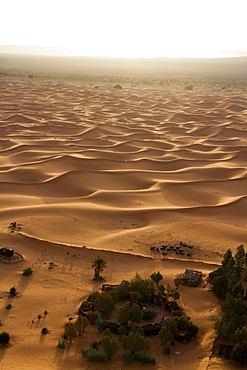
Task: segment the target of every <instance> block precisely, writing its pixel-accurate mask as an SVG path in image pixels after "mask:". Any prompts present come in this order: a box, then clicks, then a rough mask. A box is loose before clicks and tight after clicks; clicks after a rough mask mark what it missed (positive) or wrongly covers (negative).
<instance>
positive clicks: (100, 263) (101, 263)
mask: <svg viewBox="0 0 247 370" xmlns="http://www.w3.org/2000/svg"><path fill="white" fill-rule="evenodd" d="M106 267H107V265H106V261H105V260H104V258H101V257H99V256H98V257H97V258H95V260H94V261H93V262H92V269H94V279H95V280H98V279H102V277H101V276H100V273H101V272H102V271H103V270H104V269H105V268H106Z"/></svg>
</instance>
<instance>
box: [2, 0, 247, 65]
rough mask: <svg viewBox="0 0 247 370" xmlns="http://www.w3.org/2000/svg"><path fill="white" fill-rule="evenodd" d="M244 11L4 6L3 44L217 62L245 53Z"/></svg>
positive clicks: (112, 0) (212, 6)
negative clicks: (219, 58)
mask: <svg viewBox="0 0 247 370" xmlns="http://www.w3.org/2000/svg"><path fill="white" fill-rule="evenodd" d="M245 7H246V1H245V0H235V1H232V0H228V1H227V0H208V1H204V0H202V1H198V0H187V1H186V0H176V1H175V0H174V1H171V0H169V1H168V0H146V1H145V0H142V1H140V0H131V1H130V0H125V1H122V0H118V1H117V0H105V1H104V0H91V1H85V0H70V1H62V2H61V1H57V0H43V1H40V0H36V1H35V2H34V1H33V0H12V1H11V2H7V1H6V2H5V3H3V4H2V14H10V17H11V18H9V17H7V16H6V17H3V18H2V20H1V25H0V35H1V36H0V44H1V45H16V46H36V47H41V48H42V47H48V48H57V50H58V49H59V50H63V51H61V53H63V54H65V55H80V56H95V57H96V56H97V57H124V58H138V57H144V58H155V57H195V56H196V57H214V56H217V55H218V54H219V55H220V53H221V52H223V51H242V50H247V39H246V34H247V23H246V20H245V18H246V17H245ZM10 19H11V22H10ZM217 53H218V54H217Z"/></svg>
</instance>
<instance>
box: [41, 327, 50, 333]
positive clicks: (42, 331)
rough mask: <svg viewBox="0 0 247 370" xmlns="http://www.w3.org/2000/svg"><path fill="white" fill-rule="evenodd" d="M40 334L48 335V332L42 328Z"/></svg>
mask: <svg viewBox="0 0 247 370" xmlns="http://www.w3.org/2000/svg"><path fill="white" fill-rule="evenodd" d="M41 333H42V334H48V333H49V332H48V329H47V328H42V330H41Z"/></svg>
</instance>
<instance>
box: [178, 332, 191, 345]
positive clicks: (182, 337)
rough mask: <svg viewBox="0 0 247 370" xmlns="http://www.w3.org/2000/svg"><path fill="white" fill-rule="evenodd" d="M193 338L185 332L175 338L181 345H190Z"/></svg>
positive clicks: (179, 333)
mask: <svg viewBox="0 0 247 370" xmlns="http://www.w3.org/2000/svg"><path fill="white" fill-rule="evenodd" d="M192 338H193V335H192V334H191V333H189V332H187V331H185V332H182V331H180V332H178V333H177V334H176V335H175V336H174V339H176V340H177V341H178V342H181V343H188V342H190V341H191V339H192Z"/></svg>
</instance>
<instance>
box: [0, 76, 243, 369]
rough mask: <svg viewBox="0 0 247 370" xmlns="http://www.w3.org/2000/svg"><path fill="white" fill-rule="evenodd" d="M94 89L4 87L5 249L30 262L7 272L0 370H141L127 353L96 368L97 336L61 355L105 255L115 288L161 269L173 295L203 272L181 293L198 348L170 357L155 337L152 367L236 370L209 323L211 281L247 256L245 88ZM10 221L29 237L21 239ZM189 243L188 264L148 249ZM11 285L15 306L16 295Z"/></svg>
mask: <svg viewBox="0 0 247 370" xmlns="http://www.w3.org/2000/svg"><path fill="white" fill-rule="evenodd" d="M95 85H96V83H95V81H94V82H90V81H84V82H83V81H76V80H70V79H67V80H64V79H61V78H60V79H56V78H49V79H45V78H42V77H37V78H27V77H26V78H24V77H18V76H2V77H1V86H2V95H1V118H0V133H1V135H0V204H1V210H0V241H1V247H10V248H14V250H15V251H16V252H18V253H20V254H22V255H23V256H24V261H21V262H18V263H9V264H6V263H2V262H1V265H0V278H1V280H0V298H1V299H0V319H1V320H2V326H1V331H7V332H9V334H10V336H11V340H10V344H9V346H8V347H7V348H0V364H1V369H6V370H7V369H8V370H9V369H18V370H22V369H32V370H36V369H37V370H40V369H64V370H65V369H132V368H133V369H134V368H135V369H138V368H142V367H143V365H140V364H138V363H133V364H132V365H125V364H123V362H122V360H121V354H122V353H123V350H122V349H120V350H119V351H118V353H117V354H116V355H115V357H114V358H113V360H111V361H110V362H107V363H106V364H104V363H103V364H97V363H92V362H88V360H87V359H85V358H84V357H83V356H82V355H81V352H80V350H81V349H82V348H85V347H88V346H89V345H90V343H91V342H92V341H93V340H100V338H101V337H100V334H98V333H97V332H96V329H94V328H93V327H89V329H88V330H87V331H86V333H84V334H83V336H82V337H80V338H77V339H75V340H74V342H73V343H72V345H71V347H70V349H69V348H66V349H64V350H62V349H59V348H58V347H57V341H58V338H59V337H61V335H62V334H63V328H64V324H65V323H66V322H68V319H69V317H74V319H75V318H76V315H77V313H78V308H79V306H80V304H81V302H82V301H83V300H84V299H86V298H87V296H88V295H89V294H91V293H92V292H93V291H95V290H97V289H100V287H101V284H102V282H97V281H94V280H92V278H93V270H92V268H91V264H92V260H93V259H95V258H96V257H97V256H101V257H103V258H105V259H106V262H107V268H106V270H104V272H103V277H104V279H105V280H104V281H105V282H107V283H110V284H117V283H119V282H120V281H121V280H123V279H127V280H129V279H131V278H133V277H134V276H135V274H136V272H138V273H139V274H140V275H141V276H142V277H143V278H148V277H149V276H150V274H151V273H153V272H154V271H156V272H157V271H160V272H161V273H162V275H163V278H164V279H163V281H162V282H161V283H163V284H164V285H166V284H167V283H169V284H171V285H173V280H174V278H175V277H176V276H178V275H179V274H180V273H182V272H184V270H185V269H195V270H200V271H202V273H203V282H202V283H201V284H200V285H199V286H198V287H197V288H190V287H187V286H180V287H179V291H180V293H181V298H180V299H179V301H178V303H179V305H180V306H181V307H182V308H183V310H184V311H185V313H186V314H187V315H189V316H190V317H191V318H192V321H193V322H194V323H195V324H197V325H198V326H199V332H198V334H197V337H196V339H195V340H193V341H192V342H190V343H187V344H179V343H176V344H175V346H174V347H172V355H171V357H170V358H169V357H167V356H166V355H165V354H163V353H162V352H163V350H162V348H163V347H162V346H161V344H160V341H159V339H158V338H155V337H151V338H152V339H151V343H152V344H151V349H150V351H149V353H152V354H154V355H155V356H156V364H155V365H146V367H147V368H153V369H166V368H170V369H176V370H180V369H181V370H182V369H190V370H196V369H197V370H205V369H210V370H218V369H223V368H224V369H233V368H235V366H236V365H235V364H232V363H229V362H227V361H226V360H224V359H222V358H220V357H218V356H217V355H214V356H211V354H212V348H213V344H214V339H215V331H214V329H213V323H212V322H211V321H209V317H210V315H213V314H217V313H218V312H219V311H220V308H219V303H218V301H217V299H216V298H215V296H214V295H213V294H212V292H210V291H208V288H209V287H208V286H207V283H206V278H207V275H208V273H209V272H210V271H213V270H214V269H216V268H217V266H218V265H219V264H220V262H221V260H222V257H223V254H224V253H225V251H226V250H227V249H228V248H231V249H232V250H233V252H234V251H235V249H236V248H237V247H238V246H239V245H240V244H244V245H245V247H246V241H247V233H246V226H247V217H246V206H247V197H246V196H247V176H246V174H247V170H246V164H247V146H246V144H247V131H246V120H247V91H246V90H245V89H243V88H238V87H237V86H235V85H233V87H232V86H230V87H227V86H224V87H223V88H222V86H223V85H222V83H221V84H218V83H215V84H213V83H211V84H207V83H202V84H200V83H197V84H193V90H186V89H185V84H184V83H182V82H179V81H175V82H170V83H165V84H160V85H159V84H150V85H146V84H141V83H139V84H138V83H131V82H129V83H121V85H122V87H123V88H122V89H117V88H114V85H115V83H111V82H102V81H101V82H99V83H98V84H97V88H95ZM234 86H235V87H234ZM11 222H16V223H17V225H19V226H20V230H19V231H14V232H11V230H10V229H9V225H10V223H11ZM180 241H183V242H184V243H187V244H189V245H193V246H194V247H193V249H192V253H191V255H190V256H187V254H185V255H181V256H179V255H176V253H175V252H173V251H171V252H168V254H167V255H166V256H163V255H162V254H161V253H158V252H153V251H150V247H151V246H155V247H160V246H162V245H163V244H178V243H179V242H180ZM49 262H54V263H55V264H56V266H55V267H54V268H53V269H48V267H47V266H48V264H49ZM29 266H32V268H33V270H34V272H33V274H32V275H31V276H29V277H25V276H23V275H22V271H23V269H24V268H26V267H29ZM13 286H15V287H16V288H17V291H18V295H17V297H14V298H7V297H6V295H7V293H8V291H9V289H10V288H11V287H13ZM9 303H10V304H12V308H11V309H10V310H6V308H5V307H6V305H7V304H9ZM45 310H47V312H48V313H47V315H44V314H43V313H44V311H45ZM39 314H41V315H42V317H41V319H38V318H37V317H38V315H39ZM43 327H47V328H48V330H49V334H47V335H42V334H41V329H42V328H43ZM175 352H177V353H175ZM185 364H186V366H185ZM236 368H237V367H236Z"/></svg>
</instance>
